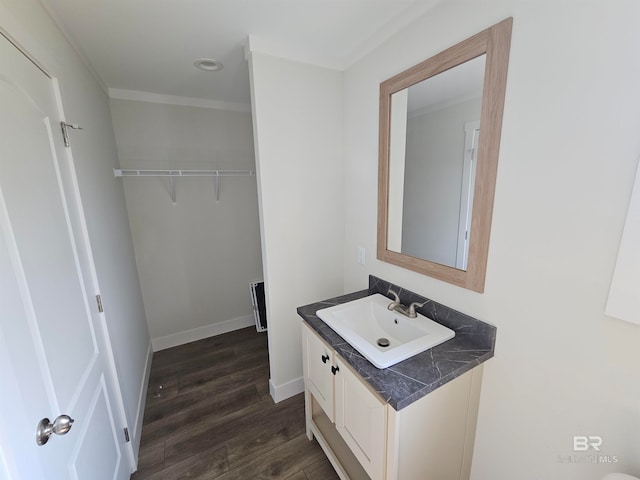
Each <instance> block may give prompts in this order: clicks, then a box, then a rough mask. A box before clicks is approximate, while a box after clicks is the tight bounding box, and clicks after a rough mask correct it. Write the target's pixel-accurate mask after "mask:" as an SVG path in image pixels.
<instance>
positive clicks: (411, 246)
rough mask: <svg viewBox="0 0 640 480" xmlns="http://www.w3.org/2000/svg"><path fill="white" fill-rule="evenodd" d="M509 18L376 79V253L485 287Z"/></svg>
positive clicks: (465, 284) (387, 259) (474, 286)
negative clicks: (402, 68) (392, 74)
mask: <svg viewBox="0 0 640 480" xmlns="http://www.w3.org/2000/svg"><path fill="white" fill-rule="evenodd" d="M512 21H513V19H511V18H508V19H506V20H504V21H502V22H500V23H498V24H496V25H494V26H492V27H490V28H488V29H486V30H483V31H482V32H480V33H478V34H476V35H474V36H472V37H470V38H468V39H466V40H464V41H462V42H460V43H458V44H457V45H454V46H453V47H450V48H448V49H446V50H444V51H442V52H440V53H439V54H437V55H434V56H433V57H431V58H429V59H427V60H425V61H424V62H421V63H419V64H417V65H415V66H413V67H411V68H409V69H407V70H405V71H404V72H401V73H399V74H397V75H395V76H394V77H392V78H390V79H388V80H386V81H384V82H382V83H381V84H380V136H379V142H380V143H379V155H380V159H379V173H378V248H377V257H378V259H380V260H382V261H385V262H389V263H393V264H394V265H398V266H401V267H404V268H407V269H410V270H414V271H416V272H419V273H422V274H425V275H429V276H432V277H434V278H438V279H440V280H443V281H446V282H449V283H452V284H454V285H459V286H461V287H464V288H468V289H470V290H474V291H476V292H483V291H484V282H485V273H486V267H487V256H488V251H489V237H490V232H491V216H492V213H493V195H494V191H495V181H496V172H497V166H498V152H499V147H500V134H501V130H502V112H503V106H504V94H505V88H506V80H507V65H508V60H509V47H510V43H511V25H512Z"/></svg>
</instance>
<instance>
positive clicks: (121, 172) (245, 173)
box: [113, 168, 256, 204]
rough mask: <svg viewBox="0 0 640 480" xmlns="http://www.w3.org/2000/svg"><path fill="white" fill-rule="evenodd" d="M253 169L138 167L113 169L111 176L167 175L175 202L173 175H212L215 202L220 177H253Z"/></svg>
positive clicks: (217, 196)
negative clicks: (147, 168) (161, 168)
mask: <svg viewBox="0 0 640 480" xmlns="http://www.w3.org/2000/svg"><path fill="white" fill-rule="evenodd" d="M255 174H256V172H255V170H182V169H180V170H173V169H172V170H138V169H119V168H114V169H113V176H114V177H116V178H118V177H169V195H171V200H172V201H173V203H174V204H175V203H176V190H175V186H174V183H173V178H174V177H214V178H215V184H214V189H215V193H216V202H217V201H218V200H219V199H220V189H219V187H220V184H219V180H218V179H219V178H220V177H253V176H255Z"/></svg>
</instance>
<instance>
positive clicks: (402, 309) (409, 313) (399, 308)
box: [387, 289, 427, 318]
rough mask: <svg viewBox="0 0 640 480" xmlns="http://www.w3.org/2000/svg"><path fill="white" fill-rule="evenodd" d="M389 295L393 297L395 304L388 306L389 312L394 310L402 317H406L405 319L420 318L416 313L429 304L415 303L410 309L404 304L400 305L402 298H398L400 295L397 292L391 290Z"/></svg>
mask: <svg viewBox="0 0 640 480" xmlns="http://www.w3.org/2000/svg"><path fill="white" fill-rule="evenodd" d="M387 293H390V294H391V295H393V299H394V300H393V302H391V303H390V304H389V305H387V308H388V309H389V310H393V311H394V312H399V313H401V314H402V315H404V316H405V317H409V318H416V317H417V316H418V314H417V313H416V308H420V307H422V306H423V305H424V304H425V303H427V302H426V301H424V302H422V303H419V302H413V303H412V304H411V305H409V306H408V307H407V306H405V305H402V303H400V297H399V296H398V294H397V293H396V292H394V291H393V290H391V289H389V291H388V292H387Z"/></svg>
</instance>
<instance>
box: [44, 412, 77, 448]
mask: <svg viewBox="0 0 640 480" xmlns="http://www.w3.org/2000/svg"><path fill="white" fill-rule="evenodd" d="M73 422H74V420H73V418H71V417H70V416H69V415H60V416H59V417H58V418H56V419H55V420H54V421H53V423H51V422H50V421H49V419H48V418H43V419H42V420H40V423H38V430H37V431H36V443H37V444H38V445H44V444H45V443H47V442H48V441H49V437H50V436H51V434H53V433H55V434H56V435H64V434H65V433H67V432H68V431H69V430H71V426H72V425H73Z"/></svg>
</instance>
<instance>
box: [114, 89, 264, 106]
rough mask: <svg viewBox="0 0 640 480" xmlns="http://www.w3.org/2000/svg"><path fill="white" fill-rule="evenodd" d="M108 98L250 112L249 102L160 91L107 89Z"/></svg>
mask: <svg viewBox="0 0 640 480" xmlns="http://www.w3.org/2000/svg"><path fill="white" fill-rule="evenodd" d="M109 98H113V99H117V100H133V101H136V102H149V103H161V104H164V105H179V106H182V107H200V108H214V109H217V110H229V111H232V112H251V104H249V103H240V102H223V101H219V100H210V99H208V98H195V97H181V96H178V95H162V94H160V93H152V92H140V91H137V90H123V89H119V88H110V89H109Z"/></svg>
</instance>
